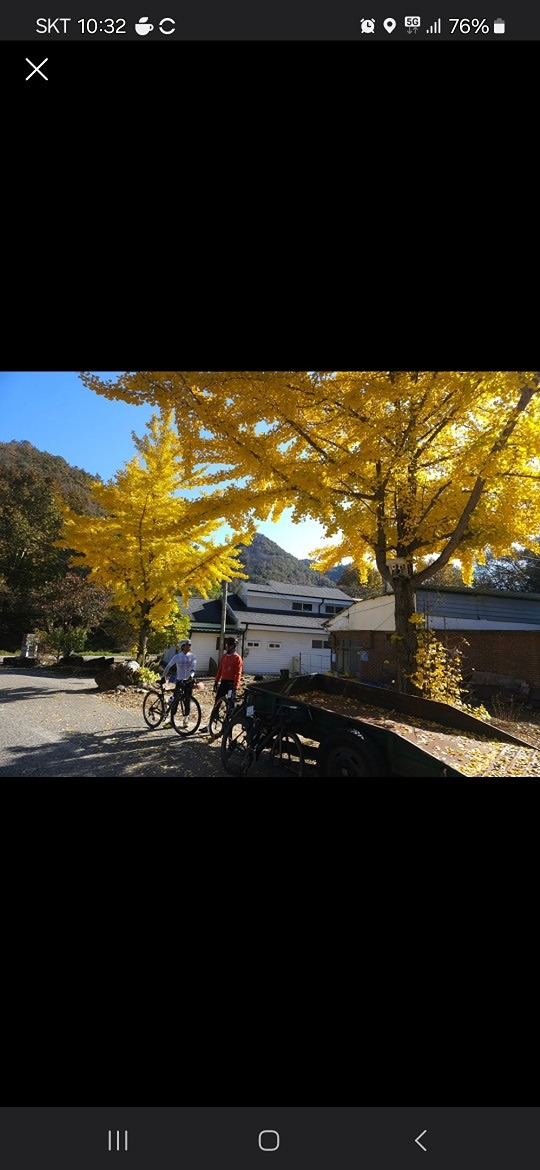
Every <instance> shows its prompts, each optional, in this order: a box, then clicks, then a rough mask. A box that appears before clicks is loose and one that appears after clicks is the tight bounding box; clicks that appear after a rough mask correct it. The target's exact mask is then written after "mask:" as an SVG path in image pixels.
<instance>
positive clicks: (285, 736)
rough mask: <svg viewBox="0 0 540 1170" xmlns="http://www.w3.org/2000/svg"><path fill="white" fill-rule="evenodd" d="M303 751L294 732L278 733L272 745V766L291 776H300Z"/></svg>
mask: <svg viewBox="0 0 540 1170" xmlns="http://www.w3.org/2000/svg"><path fill="white" fill-rule="evenodd" d="M303 765H304V749H303V747H302V744H301V743H300V740H299V739H298V736H297V735H295V733H294V731H278V733H277V735H276V738H275V740H274V742H273V744H272V766H273V767H279V768H282V769H283V770H284V771H285V772H289V773H290V775H291V776H301V775H302V769H303Z"/></svg>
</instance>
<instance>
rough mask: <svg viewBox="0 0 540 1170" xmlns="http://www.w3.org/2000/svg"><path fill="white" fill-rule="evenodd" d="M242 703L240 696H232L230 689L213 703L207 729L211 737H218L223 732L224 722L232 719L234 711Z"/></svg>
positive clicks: (232, 692)
mask: <svg viewBox="0 0 540 1170" xmlns="http://www.w3.org/2000/svg"><path fill="white" fill-rule="evenodd" d="M242 703H243V700H242V699H241V698H238V697H236V698H235V697H234V691H233V690H232V689H231V690H230V691H227V694H226V695H222V696H221V698H220V699H218V700H217V702H215V703H214V706H213V707H212V710H211V712H210V718H209V720H208V731H209V733H210V735H211V736H212V738H213V739H219V736H220V735H222V734H223V729H224V727H225V724H226V722H227V721H228V720H231V719H232V717H233V715H234V712H235V711H236V709H237V708H239V707H241V706H242Z"/></svg>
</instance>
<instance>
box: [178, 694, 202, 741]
mask: <svg viewBox="0 0 540 1170" xmlns="http://www.w3.org/2000/svg"><path fill="white" fill-rule="evenodd" d="M187 706H188V700H187V698H186V696H185V695H181V696H180V702H179V703H178V706H177V707H175V705H174V703H173V705H172V707H171V723H172V725H173V727H174V730H175V731H177V732H178V735H181V736H182V737H185V736H186V735H194V734H195V732H196V731H197V730H198V727H199V724H200V722H201V708H200V706H199V703H198V702H197V699H192V698H190V700H189V712H188V710H187Z"/></svg>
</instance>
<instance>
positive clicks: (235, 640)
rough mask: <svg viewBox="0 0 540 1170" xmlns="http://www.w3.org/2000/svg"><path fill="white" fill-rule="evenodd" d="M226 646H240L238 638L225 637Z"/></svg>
mask: <svg viewBox="0 0 540 1170" xmlns="http://www.w3.org/2000/svg"><path fill="white" fill-rule="evenodd" d="M225 645H226V646H238V638H225Z"/></svg>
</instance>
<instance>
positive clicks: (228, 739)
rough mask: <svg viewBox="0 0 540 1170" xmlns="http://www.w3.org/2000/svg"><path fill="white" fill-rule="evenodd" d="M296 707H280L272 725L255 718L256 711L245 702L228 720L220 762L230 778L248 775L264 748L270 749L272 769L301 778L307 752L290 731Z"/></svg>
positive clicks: (257, 717) (294, 733)
mask: <svg viewBox="0 0 540 1170" xmlns="http://www.w3.org/2000/svg"><path fill="white" fill-rule="evenodd" d="M294 710H296V708H295V707H291V706H288V707H287V706H285V705H281V706H280V707H278V709H277V711H276V714H275V716H274V718H273V719H272V720H271V722H264V721H263V720H262V719H261V718H260V717H259V716H258V715H255V708H254V707H253V706H252V705H250V704H248V701H247V699H245V700H244V703H243V704H242V707H241V708H237V710H236V712H234V713H233V716H232V718H231V719H229V720H227V721H226V723H225V726H224V729H223V737H222V740H221V761H222V763H223V767H224V768H225V771H226V772H228V773H229V775H231V776H246V775H247V773H248V771H249V769H250V768H251V767H252V765H253V764H254V763H255V761H256V760H258V759H259V757H260V755H261V754H262V752H263V751H264V750H265V748H270V760H271V767H272V768H275V767H279V768H281V769H282V770H284V771H286V772H289V773H290V774H291V776H301V775H302V772H303V766H304V749H303V747H302V744H301V742H300V740H299V738H298V736H297V735H296V732H294V731H292V730H291V714H290V712H292V711H294Z"/></svg>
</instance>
